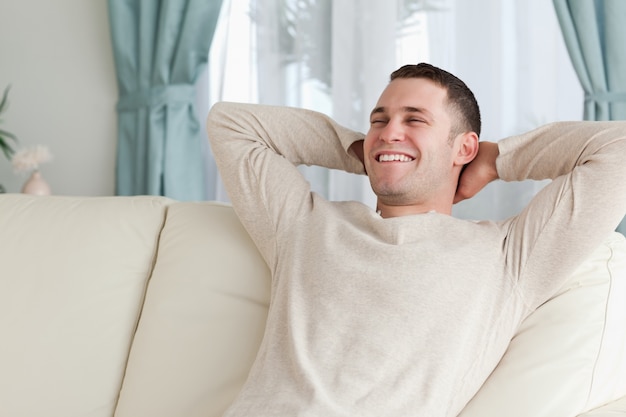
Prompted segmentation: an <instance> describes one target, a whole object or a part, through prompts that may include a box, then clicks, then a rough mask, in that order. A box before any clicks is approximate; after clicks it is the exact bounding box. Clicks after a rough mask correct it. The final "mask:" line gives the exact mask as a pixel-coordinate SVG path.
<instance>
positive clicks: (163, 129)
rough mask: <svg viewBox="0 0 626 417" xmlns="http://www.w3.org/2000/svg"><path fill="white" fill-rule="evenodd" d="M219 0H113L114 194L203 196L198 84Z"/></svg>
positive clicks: (110, 2) (110, 16)
mask: <svg viewBox="0 0 626 417" xmlns="http://www.w3.org/2000/svg"><path fill="white" fill-rule="evenodd" d="M221 5H222V0H109V1H108V6H109V23H110V27H111V38H112V45H113V55H114V59H115V66H116V72H117V82H118V90H119V101H118V103H117V111H118V142H117V162H116V193H117V194H118V195H163V196H167V197H171V198H173V199H176V200H202V199H204V194H205V190H204V179H203V178H204V171H203V160H202V146H203V144H202V141H203V140H204V139H203V137H204V135H203V132H202V130H203V129H202V125H201V124H200V123H199V121H198V119H197V117H196V113H195V99H196V88H195V82H196V80H197V78H198V74H199V73H200V71H202V70H204V69H205V68H206V64H207V61H208V54H209V48H210V46H211V41H212V39H213V34H214V32H215V26H216V24H217V18H218V15H219V12H220V9H221Z"/></svg>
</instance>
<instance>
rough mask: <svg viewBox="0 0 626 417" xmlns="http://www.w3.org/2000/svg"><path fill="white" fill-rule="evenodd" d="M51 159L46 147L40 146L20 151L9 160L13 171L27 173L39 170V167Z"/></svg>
mask: <svg viewBox="0 0 626 417" xmlns="http://www.w3.org/2000/svg"><path fill="white" fill-rule="evenodd" d="M51 159H52V154H51V153H50V150H48V148H47V147H45V146H42V145H37V146H33V147H31V148H25V149H20V150H19V151H17V152H15V154H14V155H13V158H11V164H12V165H13V171H15V172H16V173H19V172H28V171H33V170H37V169H39V165H40V164H42V163H44V162H48V161H50V160H51Z"/></svg>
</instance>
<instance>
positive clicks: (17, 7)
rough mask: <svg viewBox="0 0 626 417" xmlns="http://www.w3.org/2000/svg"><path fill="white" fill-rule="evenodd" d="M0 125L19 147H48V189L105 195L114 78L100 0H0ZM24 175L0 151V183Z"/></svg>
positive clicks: (110, 176)
mask: <svg viewBox="0 0 626 417" xmlns="http://www.w3.org/2000/svg"><path fill="white" fill-rule="evenodd" d="M8 84H11V85H12V88H11V93H10V96H9V100H10V106H9V109H8V110H7V112H6V113H4V114H3V115H2V117H1V118H2V120H3V123H2V128H3V129H5V130H8V131H10V132H12V133H14V134H15V135H17V136H18V138H19V140H20V143H19V145H20V146H31V145H45V146H48V147H49V149H50V151H51V152H52V154H53V155H54V159H53V161H51V162H48V163H46V164H44V165H42V174H43V176H44V177H45V178H46V179H47V180H48V182H49V183H50V186H51V187H52V191H53V193H54V194H60V195H112V194H113V193H114V179H115V176H114V169H115V150H116V143H115V142H116V135H117V133H116V129H117V126H116V123H117V118H116V113H115V103H116V101H117V84H116V79H115V68H114V62H113V53H112V51H111V42H110V36H109V26H108V12H107V2H106V0H53V1H50V0H1V1H0V92H1V91H4V87H5V86H6V85H8ZM24 181H25V178H24V177H23V176H20V175H16V174H14V173H13V170H12V168H11V166H10V163H9V162H8V161H7V160H6V159H5V158H4V155H2V154H0V184H3V185H4V186H5V188H7V191H8V192H19V190H20V188H21V186H22V183H23V182H24Z"/></svg>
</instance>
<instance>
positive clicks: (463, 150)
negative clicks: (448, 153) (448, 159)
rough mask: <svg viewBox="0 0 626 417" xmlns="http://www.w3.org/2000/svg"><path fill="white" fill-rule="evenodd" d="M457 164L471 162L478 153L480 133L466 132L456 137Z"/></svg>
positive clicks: (455, 159) (455, 160)
mask: <svg viewBox="0 0 626 417" xmlns="http://www.w3.org/2000/svg"><path fill="white" fill-rule="evenodd" d="M455 145H456V148H457V149H456V155H455V158H454V164H455V165H466V164H469V163H470V162H472V161H473V160H474V158H476V155H477V154H478V135H477V134H476V133H475V132H465V133H462V134H460V135H459V136H457V138H456V144H455Z"/></svg>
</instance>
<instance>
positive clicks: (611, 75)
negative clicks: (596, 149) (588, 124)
mask: <svg viewBox="0 0 626 417" xmlns="http://www.w3.org/2000/svg"><path fill="white" fill-rule="evenodd" d="M553 1H554V7H555V10H556V14H557V17H558V19H559V23H560V25H561V31H562V32H563V37H564V39H565V44H566V46H567V50H568V52H569V55H570V58H571V60H572V64H573V66H574V69H575V71H576V73H577V74H578V79H579V80H580V83H581V84H582V87H583V90H584V91H585V103H584V118H585V120H624V119H626V1H625V0H553Z"/></svg>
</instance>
